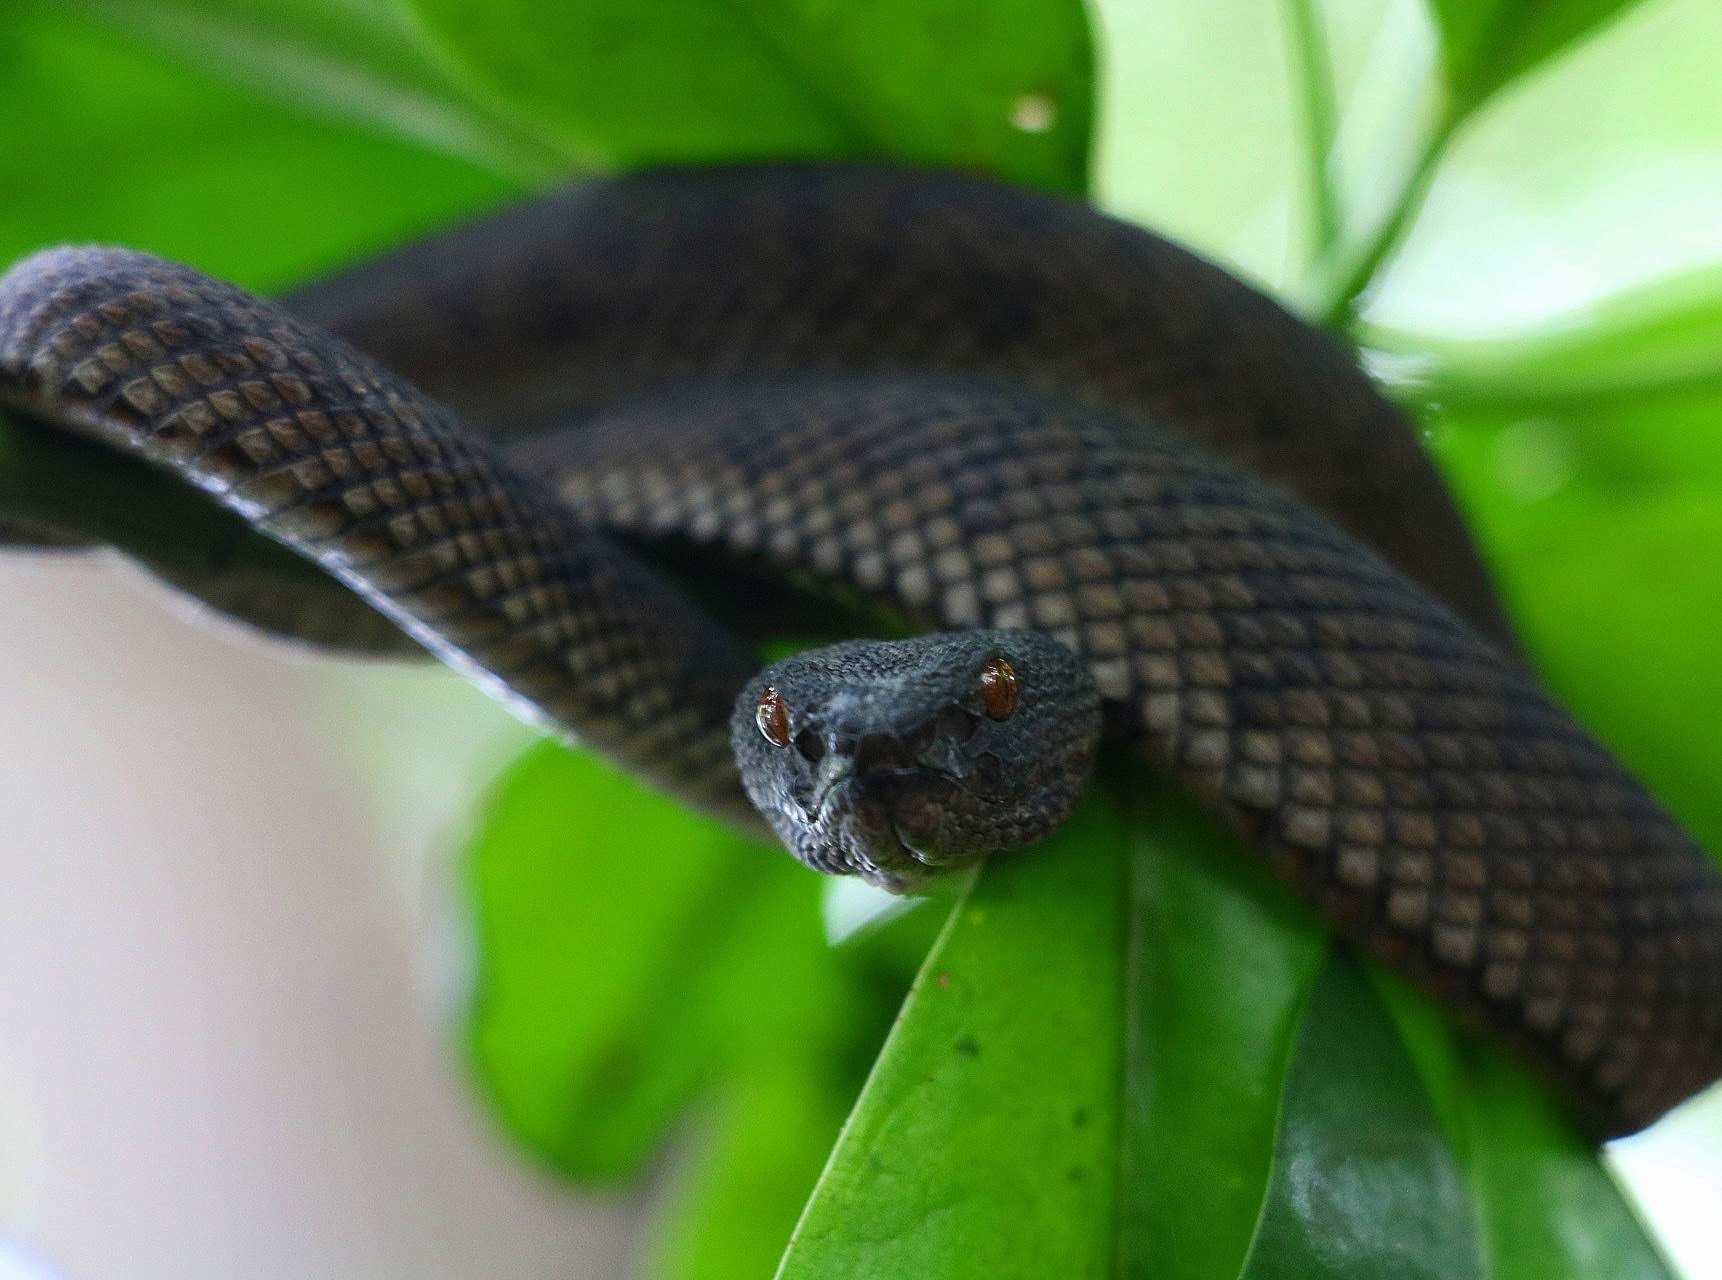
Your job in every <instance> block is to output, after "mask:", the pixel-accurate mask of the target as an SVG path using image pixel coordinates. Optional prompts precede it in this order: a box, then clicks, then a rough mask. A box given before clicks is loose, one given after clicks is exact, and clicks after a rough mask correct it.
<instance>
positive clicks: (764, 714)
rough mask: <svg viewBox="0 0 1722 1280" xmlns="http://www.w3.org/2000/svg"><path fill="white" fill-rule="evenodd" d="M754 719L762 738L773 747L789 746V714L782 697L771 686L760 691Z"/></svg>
mask: <svg viewBox="0 0 1722 1280" xmlns="http://www.w3.org/2000/svg"><path fill="white" fill-rule="evenodd" d="M753 718H754V721H755V722H756V723H757V724H758V725H759V732H760V736H761V737H763V738H764V739H765V740H766V741H767V742H769V743H771V745H772V746H774V747H787V746H788V745H789V712H788V711H786V710H784V706H783V699H782V697H780V696H779V694H778V692H777V690H776V689H774V688H772V687H771V686H770V685H766V686H765V688H764V689H762V690H761V691H760V694H759V705H758V706H757V707H755V708H754V712H753Z"/></svg>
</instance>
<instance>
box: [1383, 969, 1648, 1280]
mask: <svg viewBox="0 0 1722 1280" xmlns="http://www.w3.org/2000/svg"><path fill="white" fill-rule="evenodd" d="M1371 977H1372V978H1373V980H1374V987H1375V991H1376V993H1377V995H1378V996H1379V998H1380V1000H1381V1002H1382V1004H1383V1005H1384V1006H1385V1008H1386V1010H1387V1012H1388V1014H1389V1015H1390V1016H1391V1017H1392V1019H1393V1022H1394V1024H1395V1026H1396V1027H1397V1028H1398V1030H1399V1035H1400V1038H1401V1040H1402V1042H1403V1043H1404V1044H1405V1046H1406V1049H1407V1050H1408V1052H1409V1053H1410V1054H1411V1056H1412V1059H1413V1060H1414V1061H1415V1062H1416V1064H1417V1069H1418V1073H1419V1074H1420V1075H1421V1077H1422V1079H1423V1083H1424V1086H1425V1088H1426V1089H1427V1090H1428V1093H1429V1097H1430V1101H1431V1103H1432V1104H1433V1106H1434V1109H1435V1112H1436V1114H1437V1115H1438V1117H1439V1118H1440V1120H1441V1122H1442V1127H1443V1131H1444V1132H1445V1133H1446V1135H1447V1137H1448V1140H1449V1141H1450V1142H1451V1143H1452V1145H1453V1147H1454V1150H1455V1154H1456V1156H1457V1157H1458V1159H1459V1161H1460V1163H1461V1165H1462V1166H1463V1167H1464V1169H1465V1171H1466V1181H1467V1184H1468V1186H1469V1188H1470V1193H1471V1196H1472V1200H1473V1203H1474V1206H1475V1211H1476V1214H1477V1217H1478V1220H1479V1223H1480V1226H1481V1232H1482V1236H1481V1239H1482V1244H1483V1246H1484V1250H1485V1252H1484V1256H1485V1257H1486V1258H1487V1260H1488V1268H1489V1274H1490V1275H1491V1276H1493V1277H1496V1278H1497V1280H1540V1278H1541V1277H1543V1276H1548V1275H1551V1274H1558V1275H1560V1276H1562V1277H1563V1278H1564V1280H1614V1278H1615V1277H1619V1278H1620V1280H1668V1278H1669V1277H1670V1275H1671V1273H1670V1272H1669V1270H1668V1267H1667V1264H1666V1263H1665V1262H1664V1261H1663V1260H1662V1258H1661V1257H1660V1255H1659V1254H1658V1253H1657V1252H1656V1249H1655V1247H1654V1246H1653V1245H1652V1244H1651V1243H1650V1240H1649V1238H1648V1237H1647V1236H1646V1234H1645V1230H1644V1227H1643V1225H1642V1224H1641V1223H1640V1222H1639V1221H1638V1219H1637V1217H1636V1216H1634V1214H1633V1211H1632V1209H1631V1208H1630V1206H1629V1205H1628V1204H1627V1202H1626V1200H1625V1198H1624V1197H1623V1196H1622V1195H1621V1192H1620V1189H1619V1188H1618V1187H1617V1186H1616V1185H1615V1183H1614V1181H1613V1179H1612V1178H1611V1177H1610V1175H1609V1173H1608V1171H1607V1169H1606V1168H1605V1167H1604V1165H1603V1163H1602V1162H1601V1161H1600V1160H1599V1159H1598V1158H1597V1153H1596V1149H1595V1145H1594V1144H1593V1143H1591V1142H1589V1141H1588V1140H1586V1139H1585V1138H1584V1137H1583V1136H1582V1135H1581V1134H1580V1132H1579V1131H1578V1130H1577V1129H1576V1128H1575V1127H1574V1125H1573V1122H1572V1117H1571V1116H1569V1115H1567V1114H1566V1113H1565V1112H1564V1111H1563V1110H1562V1109H1561V1108H1560V1107H1559V1106H1558V1105H1557V1104H1556V1103H1555V1102H1554V1100H1553V1099H1551V1098H1550V1097H1549V1095H1548V1094H1547V1092H1546V1091H1545V1090H1544V1089H1543V1087H1542V1086H1541V1084H1539V1083H1538V1082H1537V1081H1536V1080H1535V1079H1533V1078H1532V1077H1531V1076H1530V1074H1529V1073H1527V1072H1526V1071H1525V1070H1524V1069H1523V1068H1522V1067H1520V1066H1519V1065H1518V1064H1516V1063H1514V1062H1511V1061H1509V1060H1507V1059H1506V1058H1505V1057H1504V1056H1503V1055H1502V1054H1501V1053H1500V1052H1498V1051H1497V1050H1496V1049H1494V1048H1493V1047H1491V1046H1490V1045H1487V1044H1485V1043H1483V1042H1481V1041H1479V1040H1477V1039H1476V1038H1474V1037H1471V1036H1466V1035H1462V1034H1461V1033H1459V1032H1458V1031H1456V1030H1455V1028H1454V1026H1453V1023H1452V1020H1451V1019H1450V1018H1448V1017H1447V1016H1446V1015H1445V1014H1444V1013H1442V1012H1441V1011H1440V1010H1438V1009H1436V1008H1435V1007H1434V1006H1433V1005H1431V1004H1430V1003H1429V1002H1428V1001H1427V1000H1425V999H1424V998H1423V997H1422V996H1420V995H1418V994H1417V993H1416V992H1414V991H1412V990H1411V989H1410V987H1409V986H1408V985H1407V984H1405V983H1404V982H1403V981H1401V980H1399V979H1397V978H1395V977H1392V976H1391V975H1388V974H1385V973H1383V972H1382V971H1380V970H1379V969H1374V970H1372V971H1371Z"/></svg>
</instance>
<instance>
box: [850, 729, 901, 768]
mask: <svg viewBox="0 0 1722 1280" xmlns="http://www.w3.org/2000/svg"><path fill="white" fill-rule="evenodd" d="M907 763H908V760H907V758H906V756H905V754H904V751H903V744H902V743H901V742H900V741H898V739H897V738H895V737H893V736H892V735H891V734H888V733H870V734H868V735H867V736H866V737H864V738H862V739H861V741H860V742H858V743H856V745H855V772H856V773H866V772H868V771H869V770H873V769H891V768H899V767H901V766H903V765H905V764H907Z"/></svg>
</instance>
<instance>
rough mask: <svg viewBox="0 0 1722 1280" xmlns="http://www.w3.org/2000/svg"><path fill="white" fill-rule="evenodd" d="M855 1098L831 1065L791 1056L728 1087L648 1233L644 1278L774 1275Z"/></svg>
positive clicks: (753, 1279) (722, 1279)
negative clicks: (774, 1268) (827, 1065)
mask: <svg viewBox="0 0 1722 1280" xmlns="http://www.w3.org/2000/svg"><path fill="white" fill-rule="evenodd" d="M852 1101H853V1090H851V1089H846V1088H844V1087H843V1085H842V1082H841V1081H839V1080H834V1079H833V1078H832V1076H831V1073H830V1072H829V1071H826V1070H822V1069H821V1067H820V1065H819V1064H811V1063H808V1062H805V1061H803V1060H800V1059H799V1058H796V1057H793V1056H792V1057H789V1058H787V1059H785V1060H784V1061H780V1062H761V1063H758V1064H756V1066H755V1067H754V1068H753V1069H751V1070H749V1071H748V1072H746V1073H745V1074H743V1075H741V1076H740V1077H738V1078H737V1079H736V1080H735V1081H734V1082H733V1083H732V1084H731V1085H729V1086H727V1087H726V1088H724V1089H723V1090H722V1092H721V1094H720V1095H719V1097H718V1098H717V1099H716V1100H715V1105H714V1106H712V1107H710V1108H708V1109H707V1112H706V1113H705V1114H703V1115H702V1116H701V1117H700V1123H699V1124H698V1125H697V1127H696V1132H695V1133H694V1135H693V1149H692V1150H691V1151H690V1153H689V1158H688V1159H686V1160H684V1161H683V1162H682V1166H681V1168H680V1170H679V1171H678V1172H677V1174H676V1176H675V1177H674V1179H673V1180H672V1183H671V1186H670V1187H669V1194H668V1196H667V1205H666V1207H665V1210H664V1211H663V1212H662V1213H661V1214H659V1215H658V1216H657V1219H656V1221H655V1222H654V1223H653V1225H652V1229H651V1230H650V1232H649V1233H648V1235H647V1243H646V1246H645V1250H646V1256H645V1258H644V1261H643V1265H642V1268H641V1272H642V1275H643V1277H645V1280H760V1277H762V1276H768V1275H770V1274H771V1269H772V1267H773V1265H774V1264H775V1263H776V1262H777V1259H778V1257H779V1256H780V1255H781V1254H782V1253H783V1242H784V1241H785V1240H787V1239H788V1238H789V1233H790V1230H791V1229H792V1228H793V1227H794V1226H795V1220H796V1216H797V1215H798V1214H799V1213H800V1211H801V1206H802V1204H803V1203H804V1202H805V1201H806V1199H807V1193H808V1189H809V1188H811V1187H812V1186H813V1184H814V1181H815V1180H816V1179H817V1178H818V1176H819V1170H820V1168H821V1167H822V1166H823V1165H824V1163H825V1158H826V1156H827V1155H828V1154H829V1153H830V1150H831V1144H832V1143H833V1142H834V1141H836V1138H837V1133H838V1130H839V1129H840V1127H841V1126H842V1124H843V1117H844V1116H845V1115H846V1114H847V1113H848V1110H849V1104H850V1103H851V1102H852Z"/></svg>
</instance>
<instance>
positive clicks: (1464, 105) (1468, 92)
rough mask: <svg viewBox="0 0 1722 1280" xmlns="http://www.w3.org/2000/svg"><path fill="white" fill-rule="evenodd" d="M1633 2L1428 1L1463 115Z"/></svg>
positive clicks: (1449, 75) (1531, 0)
mask: <svg viewBox="0 0 1722 1280" xmlns="http://www.w3.org/2000/svg"><path fill="white" fill-rule="evenodd" d="M1633 3H1635V0H1429V8H1430V11H1431V13H1432V14H1433V16H1434V19H1435V25H1436V28H1437V30H1438V32H1439V34H1440V37H1441V62H1442V66H1443V68H1444V69H1445V72H1446V76H1447V82H1448V85H1449V87H1450V88H1451V91H1452V93H1453V97H1454V99H1455V102H1456V104H1457V106H1458V109H1459V113H1461V114H1462V113H1463V112H1464V111H1467V110H1469V109H1470V108H1471V107H1473V106H1475V105H1476V104H1477V103H1479V102H1481V101H1482V100H1483V99H1484V98H1487V97H1488V96H1489V95H1490V94H1492V93H1495V92H1496V91H1497V90H1499V89H1501V88H1503V87H1504V86H1505V85H1507V84H1509V83H1511V82H1512V81H1513V80H1515V79H1517V78H1518V77H1520V76H1522V75H1524V74H1525V73H1526V72H1528V71H1531V70H1532V69H1534V68H1535V67H1536V66H1538V65H1539V64H1540V63H1542V62H1545V61H1547V60H1548V59H1550V58H1553V57H1555V56H1556V55H1557V54H1559V53H1561V52H1562V51H1563V50H1565V49H1567V48H1569V47H1570V46H1571V45H1573V44H1574V43H1576V42H1577V41H1579V40H1581V39H1583V38H1584V37H1585V36H1587V35H1590V34H1591V33H1592V32H1594V31H1595V30H1597V29H1598V28H1599V27H1601V26H1602V25H1603V24H1605V23H1607V22H1609V21H1610V20H1612V19H1614V18H1616V17H1618V16H1619V15H1620V14H1621V13H1623V12H1625V11H1626V10H1627V9H1628V8H1630V7H1631V6H1632V4H1633Z"/></svg>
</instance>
